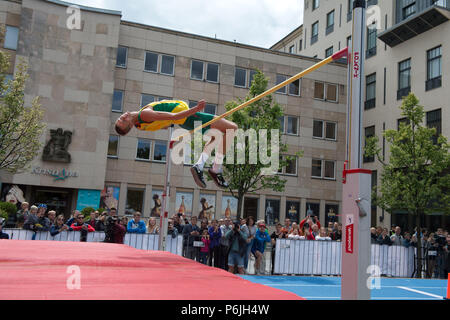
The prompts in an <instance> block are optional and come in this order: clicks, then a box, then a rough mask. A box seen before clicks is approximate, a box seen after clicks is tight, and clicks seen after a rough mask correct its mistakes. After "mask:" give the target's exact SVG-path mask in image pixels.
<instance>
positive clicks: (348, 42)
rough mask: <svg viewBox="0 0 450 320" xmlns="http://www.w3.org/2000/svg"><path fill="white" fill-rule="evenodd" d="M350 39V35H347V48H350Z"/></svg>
mask: <svg viewBox="0 0 450 320" xmlns="http://www.w3.org/2000/svg"><path fill="white" fill-rule="evenodd" d="M351 41H352V36H348V37H347V48H349V49H350V42H351Z"/></svg>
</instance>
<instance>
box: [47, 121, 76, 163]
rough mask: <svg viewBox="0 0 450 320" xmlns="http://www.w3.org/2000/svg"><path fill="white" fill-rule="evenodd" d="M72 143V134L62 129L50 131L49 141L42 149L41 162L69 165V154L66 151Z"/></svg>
mask: <svg viewBox="0 0 450 320" xmlns="http://www.w3.org/2000/svg"><path fill="white" fill-rule="evenodd" d="M71 142H72V132H71V131H68V130H65V131H63V129H62V128H58V129H50V140H49V141H48V142H47V144H46V145H45V147H44V151H43V154H42V160H44V161H56V162H66V163H70V160H71V157H70V153H69V152H68V151H67V148H68V147H69V144H70V143H71Z"/></svg>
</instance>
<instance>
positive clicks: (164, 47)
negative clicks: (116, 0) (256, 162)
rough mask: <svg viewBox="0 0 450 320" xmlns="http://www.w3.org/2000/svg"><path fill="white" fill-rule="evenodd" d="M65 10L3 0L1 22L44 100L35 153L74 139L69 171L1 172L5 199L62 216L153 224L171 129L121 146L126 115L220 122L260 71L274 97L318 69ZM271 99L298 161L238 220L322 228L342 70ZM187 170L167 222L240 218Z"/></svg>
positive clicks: (332, 178)
mask: <svg viewBox="0 0 450 320" xmlns="http://www.w3.org/2000/svg"><path fill="white" fill-rule="evenodd" d="M69 6H70V4H69V3H64V2H60V1H57V0H48V1H38V0H22V1H0V23H1V24H3V25H6V26H10V27H12V28H9V29H10V31H7V32H9V37H8V39H7V40H8V42H14V41H11V36H14V35H15V34H17V45H16V48H13V49H8V48H6V47H7V46H6V47H5V46H2V47H4V50H7V51H8V52H10V53H11V54H12V61H13V62H15V64H17V63H18V61H19V59H20V58H23V59H24V60H25V61H26V62H27V63H28V64H29V73H30V79H29V83H28V86H27V88H26V96H27V101H28V102H29V101H31V99H32V98H33V97H35V96H40V97H41V100H40V102H41V104H42V107H43V108H44V109H45V118H44V121H45V122H46V124H47V129H46V131H45V134H44V135H43V136H42V142H43V144H45V143H47V142H48V141H49V139H50V129H58V128H62V129H63V130H64V131H70V132H72V138H71V143H70V144H69V146H68V148H67V151H68V152H69V153H70V155H71V162H70V163H59V162H52V161H44V160H42V154H39V155H37V157H36V159H35V160H34V162H33V164H32V169H31V171H30V172H26V173H23V174H17V175H14V176H11V175H8V174H6V173H3V172H2V173H1V182H2V186H3V188H2V189H3V194H5V193H6V192H7V189H8V188H10V186H11V185H18V186H19V187H20V188H21V189H22V190H23V192H24V196H25V198H26V199H28V200H29V201H31V202H32V203H35V202H47V203H48V204H49V206H53V207H54V208H56V209H58V210H59V211H60V212H64V213H65V214H66V215H69V214H70V211H71V210H74V209H75V208H77V207H82V206H85V205H89V204H91V205H92V206H94V207H98V206H99V205H103V206H106V207H111V206H116V207H118V211H119V214H120V215H123V214H129V213H132V212H133V211H134V210H138V211H141V212H143V215H144V217H149V216H150V215H151V214H152V212H153V211H154V208H155V200H154V196H155V195H156V194H157V195H158V196H161V193H162V188H163V185H164V174H165V160H166V159H165V153H166V144H167V139H168V131H167V130H162V131H158V132H142V131H138V130H136V129H133V130H132V131H131V132H130V133H129V134H128V135H127V136H121V137H119V136H118V135H117V134H116V133H115V131H114V122H115V120H116V119H117V118H118V117H119V116H120V114H121V113H122V112H125V111H127V110H129V111H134V110H138V109H139V108H140V107H141V106H142V105H145V104H147V103H149V102H151V101H155V100H162V99H167V98H170V99H178V100H184V101H189V103H190V104H191V105H194V104H195V103H196V102H197V101H198V100H200V99H205V100H206V102H207V108H206V109H205V111H206V112H210V113H215V114H222V113H224V112H225V108H224V105H225V103H226V102H227V101H230V100H235V99H236V98H238V97H240V98H244V97H245V96H246V95H247V93H248V88H249V84H250V80H251V77H252V76H253V74H254V71H255V70H256V69H259V70H261V71H262V72H263V73H264V74H265V76H266V77H268V79H269V87H273V86H274V85H275V84H276V83H280V82H281V81H284V80H285V79H286V78H288V77H290V76H293V75H295V74H297V73H298V72H300V71H301V70H304V69H305V68H307V67H309V66H311V65H313V64H314V63H316V62H318V60H317V59H313V58H307V57H299V56H297V55H294V54H290V53H283V52H278V51H275V50H269V49H264V48H258V47H254V46H249V45H245V44H239V43H235V42H228V41H223V40H218V39H213V38H208V37H203V36H198V35H194V34H188V33H184V32H179V31H173V30H167V29H163V28H159V27H153V26H149V25H143V24H138V23H133V22H129V21H124V20H122V19H121V13H120V12H116V11H108V10H103V9H96V8H88V7H83V6H79V8H80V9H81V11H80V12H79V13H80V23H79V26H77V23H76V22H77V20H76V17H77V16H76V14H77V11H76V10H75V9H76V8H75V9H74V8H73V7H69ZM11 30H12V31H11ZM7 36H8V35H7ZM13 40H14V39H13ZM11 73H12V72H11ZM273 96H274V99H275V101H277V102H278V103H279V104H280V105H282V107H283V109H284V112H285V116H284V119H280V121H283V132H282V134H283V136H282V139H283V141H284V142H285V143H287V145H288V152H287V154H288V155H294V154H295V153H296V152H297V151H300V150H302V151H304V155H303V157H301V158H297V159H296V160H295V161H293V162H292V163H291V164H290V165H289V166H288V167H286V168H283V169H282V172H281V173H280V174H282V175H283V177H284V178H285V179H286V180H287V184H286V189H285V191H284V192H282V193H279V192H274V191H272V190H263V191H261V192H259V193H258V194H254V195H248V196H247V197H246V199H245V202H244V209H243V215H244V216H248V215H253V216H255V217H256V218H257V219H266V220H267V219H268V220H269V221H268V222H270V223H271V224H273V223H274V222H276V221H284V219H285V217H286V216H289V215H291V216H292V217H296V218H297V219H298V218H303V217H304V216H305V214H306V211H307V210H312V211H314V212H315V213H316V214H317V215H319V217H320V221H321V222H325V221H326V220H333V219H338V216H336V214H339V212H340V202H341V198H342V194H341V190H342V189H341V182H342V177H341V172H342V169H343V161H344V156H345V132H346V129H345V120H346V106H345V105H346V66H345V65H343V64H339V63H332V64H330V65H327V66H325V67H323V68H321V69H320V70H318V71H316V72H314V73H312V74H310V75H308V76H307V77H306V78H304V79H302V80H301V81H299V82H297V83H296V85H292V86H289V87H287V88H286V89H285V90H284V92H277V93H275V94H274V95H273ZM189 168H190V167H189V165H187V164H185V165H174V166H172V175H171V184H172V189H171V198H170V213H169V214H173V213H176V212H178V211H179V210H185V212H186V213H187V214H188V215H189V214H194V215H198V213H199V212H200V210H201V205H200V200H201V199H202V198H205V199H206V200H207V202H208V203H209V205H213V206H214V207H213V209H211V210H210V211H209V214H210V217H216V218H222V217H224V215H225V212H228V209H227V207H228V206H229V209H231V216H233V215H234V214H236V212H235V209H234V202H235V200H234V199H233V198H232V197H231V194H230V193H228V192H227V191H226V190H219V189H217V188H216V187H215V186H214V185H213V184H212V182H208V187H207V189H202V190H200V189H199V188H198V187H197V186H196V185H195V183H194V181H193V179H192V177H191V174H190V171H189ZM63 169H64V172H63ZM67 172H70V174H67ZM64 173H66V174H64ZM58 177H59V179H58ZM96 204H98V205H97V206H96ZM180 208H181V209H180ZM183 208H184V209H183ZM152 209H153V210H152ZM233 210H234V212H233Z"/></svg>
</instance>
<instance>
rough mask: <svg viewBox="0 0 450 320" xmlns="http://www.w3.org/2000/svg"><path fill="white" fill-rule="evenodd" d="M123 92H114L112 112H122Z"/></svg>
mask: <svg viewBox="0 0 450 320" xmlns="http://www.w3.org/2000/svg"><path fill="white" fill-rule="evenodd" d="M122 101H123V91H121V90H114V94H113V103H112V111H122Z"/></svg>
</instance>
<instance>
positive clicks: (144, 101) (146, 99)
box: [141, 93, 156, 107]
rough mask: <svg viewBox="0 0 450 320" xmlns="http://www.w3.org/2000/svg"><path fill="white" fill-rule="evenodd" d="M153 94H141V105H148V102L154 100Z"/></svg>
mask: <svg viewBox="0 0 450 320" xmlns="http://www.w3.org/2000/svg"><path fill="white" fill-rule="evenodd" d="M155 101H156V98H155V96H153V95H151V94H145V93H143V94H141V107H143V106H146V105H148V104H149V103H152V102H155Z"/></svg>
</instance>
